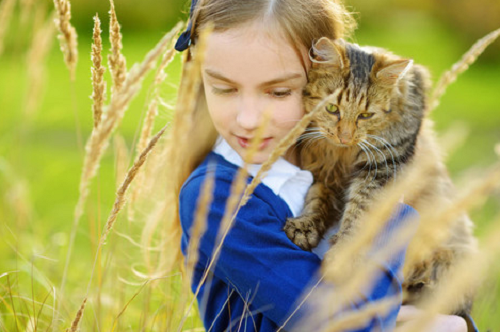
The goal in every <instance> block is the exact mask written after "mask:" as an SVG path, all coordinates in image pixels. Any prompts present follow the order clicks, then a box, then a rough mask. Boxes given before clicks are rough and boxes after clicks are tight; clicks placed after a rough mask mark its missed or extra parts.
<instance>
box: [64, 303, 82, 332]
mask: <svg viewBox="0 0 500 332" xmlns="http://www.w3.org/2000/svg"><path fill="white" fill-rule="evenodd" d="M85 303H87V298H85V299H83V302H82V305H81V306H80V309H79V310H78V312H77V313H76V317H75V319H74V320H73V323H72V324H71V327H70V328H69V329H66V332H76V331H77V330H78V324H80V320H81V319H82V317H83V310H84V309H85Z"/></svg>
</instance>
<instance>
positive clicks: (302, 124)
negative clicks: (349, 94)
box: [242, 89, 340, 205]
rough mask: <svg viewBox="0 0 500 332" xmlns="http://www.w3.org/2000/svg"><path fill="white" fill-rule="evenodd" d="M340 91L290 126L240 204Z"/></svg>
mask: <svg viewBox="0 0 500 332" xmlns="http://www.w3.org/2000/svg"><path fill="white" fill-rule="evenodd" d="M339 93H340V89H337V90H335V91H334V92H333V93H332V94H331V95H329V96H327V97H326V98H325V99H323V100H322V101H321V102H320V103H319V104H318V105H317V106H316V107H315V108H314V109H313V110H312V111H311V112H309V113H308V114H306V115H304V116H303V117H302V119H301V120H300V121H299V122H298V123H297V124H296V125H295V127H293V128H292V130H291V131H290V132H289V133H288V134H287V135H286V136H285V137H284V138H283V139H282V140H281V141H280V142H279V144H278V146H276V148H275V149H274V150H273V151H272V152H271V155H270V156H269V158H268V159H267V160H266V162H264V163H263V164H262V167H261V168H260V169H259V172H258V173H257V174H256V175H255V177H254V178H253V180H252V182H251V183H250V184H249V185H248V187H247V188H246V189H245V193H244V195H243V199H242V205H245V204H246V202H247V201H248V199H249V198H250V195H251V194H252V193H253V191H254V190H255V188H256V187H257V186H258V185H259V183H260V182H261V181H262V179H263V178H264V177H265V175H266V173H267V172H268V171H269V170H270V169H271V166H272V165H273V164H274V163H275V162H276V160H278V158H279V157H281V156H282V155H283V154H284V153H285V152H286V151H287V150H288V149H289V148H290V147H291V146H292V145H293V144H295V142H296V141H297V139H298V138H299V136H300V135H301V134H302V133H303V132H304V130H305V129H306V127H307V126H308V125H309V123H310V122H311V120H312V119H313V117H314V115H315V114H316V112H318V111H319V110H321V109H323V107H324V106H325V105H326V104H327V103H328V102H330V101H331V100H333V99H334V98H337V96H338V94H339Z"/></svg>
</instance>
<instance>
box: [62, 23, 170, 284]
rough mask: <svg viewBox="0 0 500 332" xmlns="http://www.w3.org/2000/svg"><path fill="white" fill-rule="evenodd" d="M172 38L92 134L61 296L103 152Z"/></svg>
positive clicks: (141, 67)
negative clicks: (77, 234) (91, 185)
mask: <svg viewBox="0 0 500 332" xmlns="http://www.w3.org/2000/svg"><path fill="white" fill-rule="evenodd" d="M173 37H174V33H173V32H169V33H167V34H166V35H165V36H164V37H163V38H162V39H161V40H160V42H159V43H158V44H157V45H156V46H155V48H154V49H153V50H151V51H150V52H149V53H148V54H147V55H146V57H145V59H144V60H143V62H142V63H141V64H136V65H134V67H132V69H131V70H130V72H129V75H128V76H127V80H126V81H125V83H124V86H123V88H122V90H121V91H120V93H117V94H114V95H112V97H111V102H110V105H109V107H108V110H107V112H106V113H105V114H106V116H105V117H104V118H103V119H102V121H101V123H100V125H99V126H98V127H97V128H96V130H93V131H92V134H91V136H90V138H89V140H88V141H87V145H86V154H85V158H84V163H83V171H82V175H81V179H80V187H79V193H80V196H79V197H78V201H77V204H76V206H75V211H74V219H73V226H72V229H71V235H70V240H69V245H68V251H67V253H66V263H65V267H64V271H63V277H62V282H61V293H64V285H65V282H66V275H67V270H68V266H69V262H70V258H71V253H72V248H73V244H74V240H75V236H76V231H77V228H78V224H79V221H80V218H81V216H82V215H83V209H84V206H85V202H86V201H87V197H88V195H89V186H90V181H91V180H92V179H93V178H94V177H95V175H96V174H97V169H98V167H99V163H100V160H101V158H102V156H103V154H104V151H105V150H106V148H107V147H108V145H109V138H110V136H111V134H112V133H113V131H114V130H115V128H116V127H117V126H118V124H119V123H120V122H121V119H122V118H123V116H124V113H125V111H126V109H127V107H128V105H129V103H130V101H131V100H132V98H133V97H134V96H135V95H136V94H137V92H138V91H139V89H140V86H141V83H142V80H143V79H144V77H145V76H146V74H147V73H148V72H149V71H150V70H151V69H152V68H153V66H154V64H155V62H156V60H157V59H158V57H159V56H160V55H161V54H162V53H163V52H164V49H165V47H167V45H168V44H169V43H170V42H171V40H172V38H173Z"/></svg>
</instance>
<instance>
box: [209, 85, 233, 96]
mask: <svg viewBox="0 0 500 332" xmlns="http://www.w3.org/2000/svg"><path fill="white" fill-rule="evenodd" d="M235 91H236V89H234V88H217V87H215V86H213V87H212V92H213V93H214V94H216V95H227V94H230V93H232V92H235Z"/></svg>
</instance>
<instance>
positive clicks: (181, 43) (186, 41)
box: [175, 0, 198, 52]
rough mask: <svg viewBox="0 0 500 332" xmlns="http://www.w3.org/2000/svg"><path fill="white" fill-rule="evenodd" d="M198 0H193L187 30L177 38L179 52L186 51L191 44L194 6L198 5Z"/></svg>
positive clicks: (176, 46)
mask: <svg viewBox="0 0 500 332" xmlns="http://www.w3.org/2000/svg"><path fill="white" fill-rule="evenodd" d="M197 2H198V0H191V10H190V11H189V24H188V26H187V29H186V31H184V32H183V33H182V34H181V35H180V36H179V39H177V42H176V43H175V49H176V50H177V51H179V52H182V51H185V50H186V49H187V48H188V47H189V45H191V29H192V28H193V21H192V18H193V13H194V8H195V7H196V3H197Z"/></svg>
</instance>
